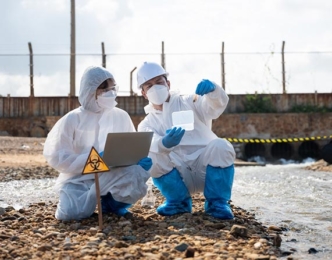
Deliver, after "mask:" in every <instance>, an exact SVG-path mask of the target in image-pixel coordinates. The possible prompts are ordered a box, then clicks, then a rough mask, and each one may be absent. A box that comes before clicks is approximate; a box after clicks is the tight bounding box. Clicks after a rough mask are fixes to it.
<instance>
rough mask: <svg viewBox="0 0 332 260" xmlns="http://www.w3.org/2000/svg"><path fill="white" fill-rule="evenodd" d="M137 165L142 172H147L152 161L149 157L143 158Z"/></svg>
mask: <svg viewBox="0 0 332 260" xmlns="http://www.w3.org/2000/svg"><path fill="white" fill-rule="evenodd" d="M137 164H138V165H139V166H141V167H142V168H143V169H144V170H146V171H148V170H150V168H151V167H152V160H151V158H150V157H144V158H143V159H141V160H139V162H138V163H137Z"/></svg>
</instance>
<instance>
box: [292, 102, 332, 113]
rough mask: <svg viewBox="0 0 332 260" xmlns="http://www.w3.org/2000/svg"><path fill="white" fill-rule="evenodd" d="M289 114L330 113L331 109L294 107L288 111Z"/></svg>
mask: <svg viewBox="0 0 332 260" xmlns="http://www.w3.org/2000/svg"><path fill="white" fill-rule="evenodd" d="M289 112H290V113H327V112H332V108H328V107H326V106H324V107H317V106H314V105H307V104H303V105H295V106H293V107H292V108H291V109H290V110H289Z"/></svg>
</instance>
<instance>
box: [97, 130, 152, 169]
mask: <svg viewBox="0 0 332 260" xmlns="http://www.w3.org/2000/svg"><path fill="white" fill-rule="evenodd" d="M152 136H153V132H126V133H108V134H107V139H106V143H105V148H104V155H103V160H104V162H105V163H106V164H107V166H108V167H119V166H129V165H135V164H137V163H138V161H139V160H140V159H142V158H144V157H146V156H148V154H149V150H150V145H151V141H152Z"/></svg>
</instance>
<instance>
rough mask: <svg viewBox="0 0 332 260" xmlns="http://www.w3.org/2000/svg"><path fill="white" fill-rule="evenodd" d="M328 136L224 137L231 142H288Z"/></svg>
mask: <svg viewBox="0 0 332 260" xmlns="http://www.w3.org/2000/svg"><path fill="white" fill-rule="evenodd" d="M330 138H332V135H330V136H326V135H324V136H312V137H294V138H271V139H260V138H254V139H246V138H245V139H243V138H225V139H226V140H228V141H229V142H231V143H290V142H304V141H315V140H318V141H319V140H324V139H330Z"/></svg>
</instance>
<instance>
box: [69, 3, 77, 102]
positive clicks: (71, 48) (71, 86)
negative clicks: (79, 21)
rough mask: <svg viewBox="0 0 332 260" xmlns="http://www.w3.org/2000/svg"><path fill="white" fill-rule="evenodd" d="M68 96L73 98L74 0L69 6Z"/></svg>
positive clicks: (74, 51)
mask: <svg viewBox="0 0 332 260" xmlns="http://www.w3.org/2000/svg"><path fill="white" fill-rule="evenodd" d="M70 14H71V15H70V17H71V18H70V19H71V23H70V31H71V34H70V96H71V97H75V71H76V69H75V60H76V48H75V44H76V43H75V42H76V41H75V0H71V5H70Z"/></svg>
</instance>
